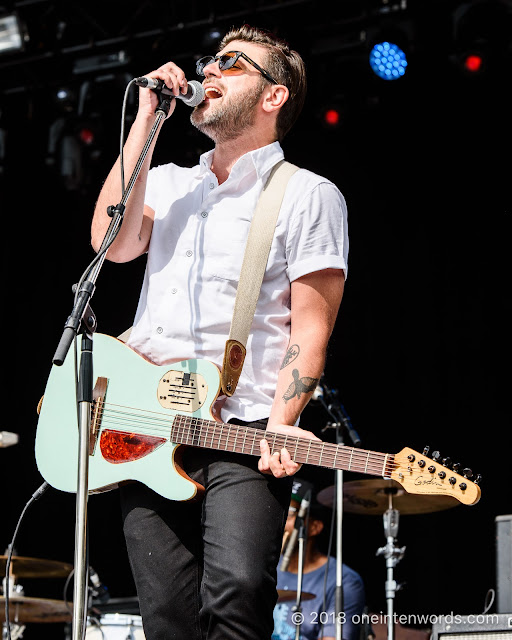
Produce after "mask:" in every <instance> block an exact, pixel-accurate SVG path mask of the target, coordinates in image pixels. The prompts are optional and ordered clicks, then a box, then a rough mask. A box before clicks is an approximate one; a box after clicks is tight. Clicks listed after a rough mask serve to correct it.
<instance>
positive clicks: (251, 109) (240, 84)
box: [190, 41, 268, 142]
mask: <svg viewBox="0 0 512 640" xmlns="http://www.w3.org/2000/svg"><path fill="white" fill-rule="evenodd" d="M228 51H243V52H244V53H246V54H247V55H248V56H249V57H250V58H252V60H254V61H255V62H256V63H258V64H259V65H260V66H262V67H263V68H265V62H266V51H267V50H266V48H265V47H263V46H261V45H257V44H253V43H250V42H241V41H233V42H230V43H229V44H228V45H227V46H226V47H225V48H224V49H223V50H222V51H220V52H219V53H221V54H222V53H226V52H228ZM204 73H205V79H204V81H203V87H204V88H205V94H206V97H205V100H204V101H203V102H202V103H201V104H200V105H198V106H197V107H195V109H194V111H193V112H192V115H191V116H190V120H191V122H192V124H193V125H194V126H195V127H197V128H198V129H199V131H202V132H203V133H204V134H206V135H207V136H208V137H210V138H211V139H212V140H213V141H214V142H225V141H227V140H233V139H235V138H238V137H239V136H240V135H241V134H242V133H243V132H244V131H245V130H247V128H248V127H251V126H252V125H253V124H254V122H255V119H256V114H257V107H258V105H259V103H260V101H261V98H262V93H263V90H264V89H265V87H266V86H268V82H267V81H266V80H265V79H264V78H263V76H262V75H261V73H260V72H259V71H258V70H257V69H255V68H254V67H253V66H252V65H251V64H250V63H249V62H247V61H246V60H244V59H243V58H239V59H238V60H237V62H236V64H235V65H234V66H233V67H231V68H230V69H228V70H226V71H224V72H222V71H220V69H219V65H218V62H215V63H213V64H210V65H208V66H207V67H205V68H204Z"/></svg>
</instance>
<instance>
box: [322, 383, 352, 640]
mask: <svg viewBox="0 0 512 640" xmlns="http://www.w3.org/2000/svg"><path fill="white" fill-rule="evenodd" d="M320 385H321V389H322V390H321V392H320V393H319V394H317V398H318V400H319V401H320V402H321V404H322V405H323V407H324V408H325V410H326V411H327V413H328V414H329V415H330V416H331V417H332V418H333V419H334V422H328V423H327V425H326V426H325V427H324V429H322V431H326V430H327V429H336V444H338V445H344V440H343V431H346V432H347V433H348V435H349V437H350V439H351V440H352V443H353V446H359V445H360V444H361V438H360V437H359V435H358V433H357V431H356V430H355V429H354V427H353V426H352V423H351V421H350V418H349V416H348V414H347V412H346V411H345V407H344V406H343V405H342V404H341V403H340V402H339V401H338V400H337V396H338V394H339V392H338V390H337V389H328V388H327V387H326V386H325V385H324V384H322V383H321V382H320ZM324 395H325V396H326V397H327V399H328V402H329V404H328V403H327V402H326V401H325V398H324ZM335 487H336V591H335V608H334V613H335V620H336V640H342V639H343V623H342V619H343V616H342V615H340V614H342V613H343V611H344V602H343V555H342V554H343V549H342V544H343V541H342V524H343V470H342V469H336V480H335Z"/></svg>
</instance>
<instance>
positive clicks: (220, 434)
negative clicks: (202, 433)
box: [217, 424, 224, 449]
mask: <svg viewBox="0 0 512 640" xmlns="http://www.w3.org/2000/svg"><path fill="white" fill-rule="evenodd" d="M223 428H224V425H223V424H221V425H219V427H218V429H219V444H218V445H217V449H220V440H221V438H222V429H223Z"/></svg>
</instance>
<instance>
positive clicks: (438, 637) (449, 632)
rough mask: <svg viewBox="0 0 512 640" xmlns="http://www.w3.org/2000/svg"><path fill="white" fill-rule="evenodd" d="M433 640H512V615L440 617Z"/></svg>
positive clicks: (433, 627) (433, 630) (434, 629)
mask: <svg viewBox="0 0 512 640" xmlns="http://www.w3.org/2000/svg"><path fill="white" fill-rule="evenodd" d="M431 640H512V613H475V614H474V615H469V616H459V615H456V614H453V615H452V614H450V615H447V616H439V618H438V619H437V620H436V621H435V622H434V623H433V624H432V635H431Z"/></svg>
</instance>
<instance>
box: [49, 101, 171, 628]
mask: <svg viewBox="0 0 512 640" xmlns="http://www.w3.org/2000/svg"><path fill="white" fill-rule="evenodd" d="M171 99H172V98H171ZM170 106H171V100H170V99H168V98H164V97H163V96H160V104H159V105H158V107H157V109H156V111H155V115H156V117H155V122H154V124H153V126H152V128H151V131H150V132H149V134H148V138H147V140H146V142H145V143H144V147H143V149H142V151H141V154H140V156H139V159H138V160H137V164H136V165H135V168H134V170H133V174H132V176H131V178H130V181H129V183H128V185H127V187H126V190H125V192H124V193H123V195H122V198H121V202H120V203H119V204H117V205H116V206H112V205H111V206H109V207H108V208H107V213H108V215H109V216H110V217H111V218H112V220H111V222H110V225H109V227H108V229H107V232H106V233H105V237H104V238H103V242H102V244H101V247H100V250H99V251H98V256H99V257H98V260H97V261H96V262H94V263H93V266H92V268H91V269H90V270H89V273H87V275H86V277H85V278H84V279H83V280H82V283H81V285H79V286H78V291H77V292H76V294H75V302H74V306H73V309H72V311H71V314H70V316H69V317H68V319H67V321H66V324H65V325H64V331H63V334H62V336H61V339H60V342H59V344H58V346H57V350H56V352H55V355H54V357H53V364H55V365H57V366H61V365H62V364H63V362H64V360H65V358H66V355H67V353H68V351H69V348H70V346H71V343H72V342H73V340H74V338H75V337H76V336H77V335H78V334H82V344H81V358H80V370H79V384H78V393H77V403H78V435H79V446H78V469H77V491H76V513H75V556H74V569H75V573H74V585H73V622H72V640H82V639H83V637H84V630H85V623H86V618H87V606H88V590H87V582H88V563H87V499H88V495H89V489H88V482H89V454H90V451H89V433H90V422H91V408H92V401H93V386H94V384H93V357H92V351H93V340H92V334H93V332H94V330H95V329H96V326H97V323H96V317H95V316H94V313H93V312H92V310H91V308H90V306H89V300H90V299H91V298H92V296H93V294H94V290H95V288H96V280H97V278H98V275H99V272H100V270H101V267H102V265H103V263H104V261H105V256H106V253H107V249H108V247H109V246H110V245H111V244H112V242H113V241H114V240H115V238H116V236H117V234H118V233H119V229H120V227H121V224H122V222H123V216H124V211H125V208H126V202H127V200H128V198H129V197H130V194H131V192H132V189H133V187H134V185H135V182H136V180H137V178H138V176H139V173H140V171H141V169H142V165H143V164H144V161H145V159H146V157H147V154H148V152H149V149H150V147H151V144H152V142H153V139H154V137H155V135H156V133H157V131H158V128H159V127H160V124H161V123H162V121H163V120H164V119H165V118H166V117H167V115H168V113H169V108H170Z"/></svg>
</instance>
